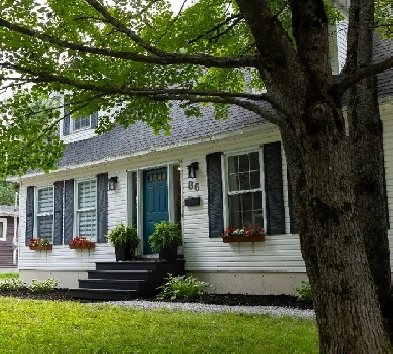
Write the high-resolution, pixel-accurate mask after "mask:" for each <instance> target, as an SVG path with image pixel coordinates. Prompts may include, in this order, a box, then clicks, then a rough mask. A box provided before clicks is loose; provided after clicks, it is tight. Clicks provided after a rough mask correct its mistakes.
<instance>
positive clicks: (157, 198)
mask: <svg viewBox="0 0 393 354" xmlns="http://www.w3.org/2000/svg"><path fill="white" fill-rule="evenodd" d="M167 178H168V174H167V169H166V167H165V168H158V169H155V170H149V171H144V172H143V182H144V183H143V209H144V213H143V219H144V221H143V253H144V254H150V253H153V252H152V250H151V248H150V244H149V240H148V239H149V236H150V235H151V234H152V233H153V232H154V224H155V223H159V222H162V221H168V185H167Z"/></svg>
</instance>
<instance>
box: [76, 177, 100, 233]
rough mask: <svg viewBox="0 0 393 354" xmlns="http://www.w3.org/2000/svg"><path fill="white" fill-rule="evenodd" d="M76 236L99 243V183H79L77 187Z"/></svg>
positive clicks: (91, 181) (88, 181)
mask: <svg viewBox="0 0 393 354" xmlns="http://www.w3.org/2000/svg"><path fill="white" fill-rule="evenodd" d="M75 209H76V236H81V237H86V238H88V239H91V240H93V241H97V181H96V179H90V180H84V181H79V182H77V185H76V199H75Z"/></svg>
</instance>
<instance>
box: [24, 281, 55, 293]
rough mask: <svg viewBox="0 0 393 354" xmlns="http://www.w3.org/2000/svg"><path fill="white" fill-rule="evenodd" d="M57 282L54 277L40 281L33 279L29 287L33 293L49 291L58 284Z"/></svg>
mask: <svg viewBox="0 0 393 354" xmlns="http://www.w3.org/2000/svg"><path fill="white" fill-rule="evenodd" d="M59 283H60V282H59V280H58V279H55V278H50V279H46V280H42V281H40V280H37V279H33V280H32V281H31V284H30V287H29V288H30V290H31V291H32V292H33V293H50V292H52V291H53V290H54V289H55V288H56V287H58V286H59Z"/></svg>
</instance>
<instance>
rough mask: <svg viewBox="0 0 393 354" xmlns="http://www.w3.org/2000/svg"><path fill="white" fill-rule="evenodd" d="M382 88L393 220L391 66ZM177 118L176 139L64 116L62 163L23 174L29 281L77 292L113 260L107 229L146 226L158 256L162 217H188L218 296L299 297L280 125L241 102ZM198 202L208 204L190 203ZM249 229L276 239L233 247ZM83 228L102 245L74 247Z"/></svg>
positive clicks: (185, 224)
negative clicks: (54, 282) (227, 232)
mask: <svg viewBox="0 0 393 354" xmlns="http://www.w3.org/2000/svg"><path fill="white" fill-rule="evenodd" d="M337 28H339V30H338V31H337ZM345 29H346V21H343V22H342V23H339V24H338V25H337V26H336V27H334V28H332V31H333V35H332V39H331V60H332V68H333V71H334V72H335V73H338V72H339V71H340V70H341V68H342V66H343V64H344V61H345V48H346V36H345V33H346V30H345ZM390 53H393V45H392V43H391V42H389V41H381V40H379V41H378V42H377V44H376V47H375V53H374V54H375V57H376V59H377V60H380V59H382V58H383V57H384V56H385V55H386V56H387V55H390ZM379 95H380V103H381V115H382V119H383V125H384V137H383V138H384V151H385V170H386V186H387V188H386V190H387V194H388V199H389V210H390V215H391V216H392V215H393V106H392V104H391V102H392V101H391V100H392V95H393V82H392V71H388V72H385V73H383V74H381V75H380V77H379ZM171 115H172V118H173V122H172V126H173V129H172V135H171V136H164V135H160V136H155V135H154V134H153V133H152V130H151V129H150V128H149V127H147V126H146V125H145V124H144V123H141V122H137V123H136V124H135V125H132V126H130V127H129V128H128V129H123V128H121V127H116V128H115V129H114V130H112V131H111V132H109V133H105V134H103V135H101V136H98V135H96V134H95V132H94V129H93V128H94V127H95V126H96V125H97V118H99V117H97V115H93V116H92V117H88V118H80V119H77V120H73V119H70V118H69V117H68V118H67V119H65V120H64V122H62V123H61V126H60V133H61V135H62V138H63V139H64V141H65V142H66V143H67V148H66V151H65V154H64V157H63V159H62V160H61V161H60V163H59V169H58V170H57V171H54V172H51V173H49V174H44V173H43V172H34V173H29V174H26V175H24V176H23V177H22V178H20V180H19V182H20V191H21V193H20V232H19V234H20V237H19V240H20V242H19V255H20V256H19V271H20V277H21V279H23V280H25V281H29V280H31V279H32V278H42V279H44V278H48V277H52V276H54V277H56V278H58V279H60V281H61V286H62V287H77V286H78V279H83V278H86V277H87V272H88V271H89V270H94V269H95V267H96V262H109V261H114V259H115V255H114V250H113V247H111V246H110V245H109V244H108V243H107V240H106V237H105V235H106V234H107V232H108V230H111V229H112V228H113V227H114V226H116V225H118V224H120V223H135V224H137V226H138V233H139V237H140V239H141V240H142V241H143V247H141V249H140V253H141V254H150V253H151V250H150V248H149V247H148V244H147V242H146V239H147V237H148V236H149V233H150V232H151V224H152V222H153V221H154V220H162V219H168V220H171V221H174V222H181V224H182V229H183V241H182V250H181V251H182V252H183V254H184V260H185V270H186V272H187V273H188V274H193V275H195V276H196V277H198V278H199V279H201V280H205V281H208V282H209V283H211V284H212V291H215V292H218V293H227V292H230V293H249V294H275V293H276V294H277V293H293V289H294V288H295V287H297V286H298V285H299V284H300V282H301V280H303V279H306V274H305V266H304V262H303V259H302V256H301V252H300V245H299V237H298V235H297V230H296V222H295V220H294V218H293V215H292V205H291V195H290V194H291V193H290V192H289V191H288V178H287V165H286V159H285V154H284V151H283V149H282V148H281V143H280V135H279V131H278V129H277V127H275V126H274V125H272V124H270V123H267V122H265V121H263V120H261V119H260V117H257V116H256V115H254V114H253V113H250V112H249V111H246V110H244V109H242V108H238V107H232V108H231V109H230V117H229V119H228V120H224V121H216V120H215V119H214V115H213V111H212V110H211V109H205V110H204V115H203V117H202V118H186V117H185V116H184V114H183V113H182V110H180V109H176V107H175V108H174V109H173V110H172V112H171ZM196 164H197V166H198V169H197V170H196V178H189V174H188V167H189V166H191V165H193V166H194V167H195V166H196ZM115 177H116V178H115ZM109 180H112V181H117V183H116V189H115V190H108V182H109ZM190 197H196V198H195V199H193V201H194V204H197V205H193V206H187V205H185V204H188V202H187V203H186V202H185V201H186V200H189V198H190ZM390 223H392V218H391V217H390ZM247 224H256V225H260V226H264V227H265V229H266V231H267V236H266V240H265V242H255V243H230V244H226V243H223V241H222V238H221V233H222V231H223V229H224V228H225V227H227V226H229V225H232V226H244V225H247ZM78 235H80V236H86V237H88V238H91V239H92V240H94V241H96V248H95V249H93V250H90V251H89V252H85V251H83V252H81V251H78V250H72V249H69V247H68V244H69V242H70V240H71V239H72V238H73V237H75V236H78ZM44 236H46V237H48V238H50V239H51V241H52V242H53V248H52V250H51V251H32V250H30V249H29V247H28V246H27V244H28V242H29V239H30V238H31V237H44ZM392 236H393V231H392V229H390V238H391V240H393V239H392Z"/></svg>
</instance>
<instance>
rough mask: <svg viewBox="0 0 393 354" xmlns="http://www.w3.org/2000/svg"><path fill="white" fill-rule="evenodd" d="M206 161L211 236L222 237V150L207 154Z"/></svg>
mask: <svg viewBox="0 0 393 354" xmlns="http://www.w3.org/2000/svg"><path fill="white" fill-rule="evenodd" d="M206 163H207V189H208V201H209V202H208V203H209V204H208V212H209V237H220V236H221V235H222V233H223V231H224V219H223V213H224V211H223V205H222V171H221V152H215V153H213V154H210V155H207V156H206Z"/></svg>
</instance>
